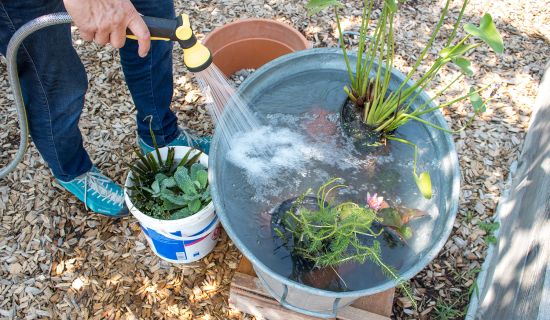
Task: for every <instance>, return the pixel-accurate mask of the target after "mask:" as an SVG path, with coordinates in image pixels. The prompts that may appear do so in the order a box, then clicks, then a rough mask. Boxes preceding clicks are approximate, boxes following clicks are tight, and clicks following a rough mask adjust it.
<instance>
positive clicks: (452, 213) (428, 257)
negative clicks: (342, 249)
mask: <svg viewBox="0 0 550 320" xmlns="http://www.w3.org/2000/svg"><path fill="white" fill-rule="evenodd" d="M341 52H342V51H341V49H339V48H315V49H308V50H302V51H297V52H294V53H290V54H287V55H284V56H281V57H279V58H277V59H275V60H273V61H271V62H269V63H267V64H265V65H264V66H262V67H261V68H259V69H258V70H256V71H255V72H254V73H253V74H252V75H250V76H249V77H248V78H247V79H246V80H245V81H244V82H243V83H242V84H241V86H240V87H239V90H238V92H241V91H243V90H244V89H246V88H247V87H248V86H249V85H250V83H253V82H254V81H255V79H257V78H259V77H260V76H262V75H263V74H264V72H265V71H267V70H270V69H272V68H278V67H279V66H281V65H285V64H286V63H288V62H290V61H292V60H295V59H297V58H300V57H309V58H312V59H314V58H315V56H316V57H326V56H327V55H342V53H341ZM348 54H350V55H352V56H353V55H354V53H353V52H349V53H348ZM355 56H356V55H355ZM392 77H396V79H398V80H399V81H401V82H403V81H404V80H405V79H406V77H405V75H404V74H402V73H401V72H400V71H398V70H396V69H393V70H392ZM412 83H413V82H412V81H411V80H409V82H408V85H407V86H410V85H411V84H412ZM419 97H420V98H421V99H423V100H425V101H428V100H430V97H429V96H428V94H427V93H426V92H424V91H422V92H421V94H420V96H419ZM432 103H433V102H432ZM434 116H435V117H436V118H437V120H438V122H439V123H438V125H440V126H442V127H443V128H445V129H447V130H449V126H448V124H447V121H446V120H445V118H443V115H442V114H441V112H440V111H439V110H436V111H435V112H434ZM434 130H435V129H434ZM220 140H221V136H220V134H217V133H216V132H215V133H214V137H213V140H212V148H211V151H210V155H209V161H210V162H209V168H210V169H209V170H208V171H209V172H208V173H209V179H210V181H213V178H214V177H215V175H216V172H217V169H218V168H217V167H216V165H215V163H216V161H217V152H216V151H217V148H218V145H220V144H221V141H220ZM440 143H445V144H446V145H447V147H448V149H449V151H448V154H449V155H450V157H449V161H450V166H451V170H452V192H451V199H456V201H454V200H453V201H451V203H450V206H449V209H448V213H449V218H448V219H447V222H446V223H445V224H443V226H444V229H443V230H442V233H441V234H442V236H441V237H440V238H439V239H438V240H437V241H435V242H434V243H433V245H432V246H431V248H430V249H429V250H427V252H426V253H425V255H424V258H423V259H421V260H420V261H418V262H417V263H415V264H414V265H413V266H411V267H410V268H408V270H406V271H405V272H403V273H401V274H400V276H401V280H409V279H411V278H412V277H414V276H415V275H416V274H418V273H419V272H420V271H422V270H423V269H424V268H425V267H426V266H427V265H428V264H429V263H430V262H431V261H432V260H433V259H434V258H435V257H436V256H437V255H438V254H439V252H440V251H441V249H442V248H443V246H444V245H445V243H446V242H447V239H448V238H449V236H450V234H451V231H452V228H453V224H454V221H455V218H456V214H457V211H458V198H459V192H460V170H459V163H458V155H457V153H456V149H455V145H454V142H453V140H452V136H451V135H450V134H445V141H444V142H440ZM211 192H212V200H213V201H214V206H215V207H216V212H217V214H218V217H219V218H220V221H221V223H222V225H223V226H224V229H225V231H226V232H227V234H228V236H229V237H230V238H231V240H232V241H233V242H234V243H235V246H236V247H237V249H239V251H241V253H242V254H243V255H244V256H246V257H247V258H248V260H250V262H251V263H252V265H253V266H254V268H255V269H256V268H257V269H259V270H261V271H263V272H265V273H267V274H269V275H270V276H272V277H273V278H275V279H277V280H278V281H280V282H281V283H282V284H283V285H286V286H289V287H291V288H295V289H297V290H302V291H305V292H307V293H309V294H312V295H319V296H324V297H332V298H350V297H357V298H359V297H363V296H368V295H372V294H376V293H379V292H382V291H385V290H388V289H390V288H393V287H395V286H397V285H398V281H396V280H393V279H387V281H385V282H384V283H382V284H380V285H377V286H374V287H371V288H367V289H362V290H355V291H346V292H335V291H329V290H323V289H318V288H314V287H310V286H307V285H304V284H302V283H299V282H296V281H293V280H290V279H288V278H287V277H284V276H282V275H280V274H278V273H276V272H274V271H272V270H271V269H270V268H269V267H268V266H266V265H265V264H264V263H263V262H261V261H260V260H259V259H258V258H256V257H255V255H254V254H253V253H252V251H251V250H249V249H248V248H247V247H246V246H245V244H244V243H243V242H242V241H241V240H240V239H239V237H238V236H237V234H236V233H235V231H234V230H233V228H232V227H231V223H230V221H229V220H228V217H227V215H226V212H225V210H224V206H223V202H222V201H221V199H220V197H219V193H218V186H217V184H216V183H215V182H214V183H211Z"/></svg>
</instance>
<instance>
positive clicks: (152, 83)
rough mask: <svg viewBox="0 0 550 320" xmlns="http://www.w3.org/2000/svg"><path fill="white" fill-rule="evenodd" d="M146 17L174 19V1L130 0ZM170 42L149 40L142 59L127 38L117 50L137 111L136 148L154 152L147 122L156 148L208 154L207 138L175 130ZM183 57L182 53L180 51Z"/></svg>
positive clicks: (208, 141)
mask: <svg viewBox="0 0 550 320" xmlns="http://www.w3.org/2000/svg"><path fill="white" fill-rule="evenodd" d="M132 3H133V4H134V6H135V7H136V9H137V11H138V12H139V13H141V14H142V15H145V16H151V17H158V18H166V19H175V13H174V1H173V0H132ZM172 47H173V43H172V42H167V41H152V42H151V50H150V51H149V54H148V55H147V56H146V57H145V58H141V57H139V56H138V45H137V41H135V40H130V39H128V40H127V41H126V44H125V46H124V47H123V48H121V49H120V58H121V62H122V70H123V71H124V76H125V78H126V83H127V84H128V88H129V89H130V93H131V94H132V98H133V100H134V104H135V105H136V109H137V128H138V136H139V146H140V148H141V150H142V151H143V152H144V153H148V152H150V151H152V150H153V141H152V138H151V135H150V133H149V121H151V127H152V129H153V133H154V135H155V138H156V140H157V143H158V145H159V146H161V147H162V146H165V145H169V146H179V145H184V146H193V147H196V148H199V149H201V150H202V151H204V152H206V153H208V151H209V149H210V141H211V139H210V137H194V136H192V135H190V133H189V132H186V131H185V130H184V129H183V128H178V125H177V117H176V115H175V114H174V113H173V112H172V111H171V110H170V103H171V101H172V94H173V76H172ZM182 54H183V52H182Z"/></svg>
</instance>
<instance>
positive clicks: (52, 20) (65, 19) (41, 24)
mask: <svg viewBox="0 0 550 320" xmlns="http://www.w3.org/2000/svg"><path fill="white" fill-rule="evenodd" d="M72 21H73V20H72V18H71V16H69V14H68V13H66V12H59V13H53V14H49V15H45V16H42V17H38V18H36V19H34V20H31V21H29V22H27V23H26V24H25V25H23V26H22V27H21V28H19V30H17V31H16V32H15V34H14V35H13V37H12V38H11V39H10V42H9V44H8V50H7V53H6V59H7V61H8V79H9V82H10V86H11V89H12V92H13V96H14V98H15V109H16V111H17V118H18V122H19V128H20V129H21V132H20V141H19V149H18V150H17V153H16V154H15V157H14V158H13V160H12V161H11V162H9V163H8V164H7V165H6V166H5V167H3V168H2V169H0V179H3V178H4V177H6V176H7V175H8V174H9V173H10V172H12V171H13V170H15V168H16V167H17V165H18V164H19V162H21V160H23V156H24V155H25V151H26V150H27V146H28V136H29V127H28V123H27V114H26V111H25V103H24V101H23V96H22V94H21V85H20V83H19V74H18V72H17V52H18V51H19V46H21V43H23V40H25V38H27V37H28V36H29V35H31V34H32V33H33V32H35V31H38V30H40V29H43V28H46V27H49V26H53V25H57V24H64V23H71V22H72Z"/></svg>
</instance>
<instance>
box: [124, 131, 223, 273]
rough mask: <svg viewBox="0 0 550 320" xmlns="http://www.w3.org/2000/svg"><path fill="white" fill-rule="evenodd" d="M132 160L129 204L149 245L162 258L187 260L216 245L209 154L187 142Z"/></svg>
mask: <svg viewBox="0 0 550 320" xmlns="http://www.w3.org/2000/svg"><path fill="white" fill-rule="evenodd" d="M151 136H152V137H153V145H154V147H155V149H154V151H152V152H150V153H148V154H146V155H143V154H142V153H141V152H140V151H139V150H136V152H135V153H136V155H137V157H138V160H137V161H136V162H135V163H134V164H132V165H131V166H130V168H131V169H130V173H129V174H128V177H127V179H126V184H125V188H124V192H125V200H126V205H127V206H128V208H129V210H130V212H131V213H132V214H133V215H134V217H136V219H137V220H138V221H139V223H140V226H141V228H142V231H143V233H144V235H145V236H146V238H147V240H148V242H149V245H150V247H151V249H152V250H153V251H154V252H155V253H156V254H157V255H158V256H159V257H161V258H162V259H165V260H167V261H170V262H175V263H188V262H192V261H195V260H198V259H200V258H202V257H204V256H205V255H207V254H208V253H209V252H210V251H211V250H212V249H213V247H214V246H215V243H216V240H217V236H218V231H217V228H218V225H219V221H218V218H217V216H216V214H215V212H214V206H213V204H212V200H211V196H210V186H209V183H208V172H207V171H208V157H207V156H206V155H205V154H203V153H202V152H201V151H199V150H196V149H193V148H189V147H164V148H158V145H157V142H156V139H155V137H154V134H153V132H152V130H151Z"/></svg>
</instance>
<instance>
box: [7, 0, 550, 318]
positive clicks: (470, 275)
mask: <svg viewBox="0 0 550 320" xmlns="http://www.w3.org/2000/svg"><path fill="white" fill-rule="evenodd" d="M177 2H178V3H177V7H178V8H177V9H178V11H185V12H188V13H190V15H191V17H192V19H193V23H194V24H195V26H196V30H197V33H198V34H199V36H202V35H204V34H206V33H208V32H209V31H211V30H212V29H214V28H215V27H217V26H220V25H223V24H225V23H227V22H230V21H233V20H235V19H237V18H247V17H266V18H275V19H277V20H280V21H284V22H287V23H290V24H292V25H294V26H295V27H296V28H297V29H299V30H300V31H301V32H303V33H304V34H305V35H306V36H307V38H308V39H310V40H311V41H312V42H313V43H314V46H316V47H322V46H336V44H337V40H336V38H335V35H336V33H335V24H334V21H333V16H332V14H330V13H324V14H320V15H318V16H315V17H312V18H308V17H307V16H306V13H305V10H304V8H303V6H304V4H305V2H306V1H301V0H300V1H299V0H292V1H283V0H266V1H263V0H262V1H260V0H249V1H241V0H239V1H237V0H213V1H198V0H190V1H177ZM441 6H442V4H441V1H437V2H435V1H431V0H410V1H408V2H407V3H406V4H405V5H403V7H402V10H401V11H402V13H401V15H400V17H399V19H398V21H397V28H398V29H397V30H398V37H397V54H398V66H397V67H398V68H400V69H401V70H402V71H407V70H408V69H409V68H410V67H411V66H412V64H414V62H415V60H414V57H416V56H418V54H419V52H420V50H421V49H422V48H421V44H422V43H425V41H426V40H427V38H428V36H429V33H430V31H431V30H432V27H433V26H434V25H435V23H436V20H437V19H438V12H439V10H440V9H441ZM360 10H361V7H360V6H359V4H358V1H346V2H345V7H344V11H345V12H344V13H343V15H342V17H343V22H344V26H345V28H346V30H355V31H356V30H357V29H358V23H359V15H360V13H361V11H360ZM549 10H550V9H548V6H547V4H545V1H540V0H523V1H513V0H496V1H494V0H493V1H488V0H480V1H472V4H471V5H470V8H469V9H468V11H467V12H466V17H465V21H468V22H473V23H478V21H479V18H480V17H481V16H482V15H483V13H484V12H490V13H491V14H492V15H493V17H494V18H495V21H496V24H497V26H498V27H499V29H500V30H501V32H502V35H503V36H504V39H505V42H506V47H507V49H506V52H505V54H504V55H502V56H500V57H497V56H495V55H494V54H493V53H492V52H489V50H487V49H485V48H484V47H481V48H479V49H477V50H476V52H475V53H473V54H472V60H473V61H474V68H475V70H476V75H475V77H474V79H469V80H467V81H466V82H464V83H461V84H459V85H458V86H457V91H456V93H457V94H459V93H460V92H462V91H463V90H467V88H468V87H469V83H483V84H491V85H493V87H491V89H490V90H488V92H487V93H486V94H489V93H491V91H492V92H493V93H494V100H493V101H492V102H491V105H490V108H489V110H488V112H487V113H486V114H485V115H484V116H483V117H482V119H479V120H476V121H474V122H473V124H472V125H471V126H470V127H469V128H468V129H467V130H466V131H464V132H462V133H461V134H458V135H456V136H455V142H456V145H457V148H458V152H459V158H460V165H461V170H462V178H463V181H462V192H461V195H460V209H459V214H458V218H457V220H456V222H455V226H454V229H453V233H452V235H451V237H450V238H449V240H448V241H447V243H446V245H445V247H444V249H443V250H442V251H441V253H440V254H439V256H438V257H437V258H436V259H435V260H434V261H433V262H432V263H431V264H430V265H428V266H427V267H426V268H425V269H424V270H423V271H422V272H421V273H419V274H418V275H417V276H416V277H414V278H413V279H412V280H411V285H412V287H413V288H414V292H415V296H416V298H417V302H418V305H419V308H418V310H416V311H415V310H413V309H412V308H411V307H410V303H409V302H408V301H407V300H406V299H404V298H402V297H400V296H399V295H398V296H397V297H396V303H395V307H394V314H395V317H396V318H398V319H428V318H430V319H454V318H463V315H464V310H465V308H466V306H467V304H468V300H469V293H470V292H471V291H474V292H475V288H474V287H473V286H474V280H475V277H476V274H477V273H478V272H479V270H480V265H481V263H482V262H483V259H484V255H485V252H486V249H487V246H488V243H490V241H491V237H490V231H491V230H492V228H494V226H493V225H491V224H490V219H491V216H492V215H493V214H494V211H495V207H496V205H497V203H498V200H499V196H500V194H501V192H502V191H503V189H504V188H505V187H506V181H507V176H508V174H509V172H510V168H511V167H512V168H513V167H514V166H515V165H514V163H515V160H516V159H517V156H518V152H519V151H520V148H521V144H522V140H523V137H524V135H525V130H526V128H527V126H528V122H529V116H530V112H531V111H530V106H531V105H532V104H533V101H534V97H535V95H536V90H537V85H538V82H539V80H540V77H541V76H542V71H543V66H544V63H545V59H547V57H548V54H549V53H550V39H549V35H550V12H549ZM458 11H459V4H458V3H454V4H453V8H452V15H453V16H456V15H457V14H458ZM74 33H75V39H76V40H75V47H76V49H77V51H78V53H79V54H80V56H81V57H82V60H83V62H84V65H85V66H86V69H87V72H88V77H89V84H90V89H89V91H88V94H87V100H86V104H85V110H84V113H83V115H82V120H81V122H80V126H81V129H82V132H83V135H84V137H85V146H86V148H87V150H88V151H89V153H90V154H91V157H92V159H93V161H94V162H95V163H96V164H97V165H98V167H99V168H101V169H102V170H103V171H104V172H106V174H107V175H108V176H110V177H112V178H113V179H115V180H116V181H118V182H120V183H122V182H123V179H124V178H125V175H126V171H127V169H126V168H127V167H126V164H127V163H128V162H130V161H131V160H132V159H133V156H132V148H133V144H134V141H135V121H134V114H135V113H134V112H135V110H134V108H133V105H132V101H131V98H130V96H129V94H128V90H127V88H126V86H125V84H124V80H123V75H122V71H121V68H120V64H119V57H118V53H117V51H116V50H114V49H112V48H110V47H105V48H102V47H99V46H97V45H95V44H91V43H85V42H83V41H82V40H80V39H79V38H78V31H77V30H74ZM440 40H441V39H440ZM351 41H352V44H351V46H353V41H354V40H353V39H352V40H351ZM442 42H443V41H439V43H442ZM437 52H438V48H436V49H435V50H433V52H431V54H432V56H431V57H430V59H433V57H434V56H435V55H436V54H437ZM180 57H181V53H180V50H179V48H176V49H175V67H174V80H175V83H176V85H175V92H174V99H173V101H174V103H173V107H174V109H175V110H176V111H177V113H178V117H179V119H180V122H181V123H182V124H186V125H187V126H189V127H190V128H192V129H193V130H195V131H197V132H199V133H210V132H211V130H212V124H211V121H210V118H209V116H208V115H207V112H206V110H205V107H204V103H203V98H202V96H201V93H200V91H199V90H198V88H197V87H196V85H195V83H194V82H193V81H194V80H193V79H192V77H191V75H190V74H188V73H186V72H185V69H184V68H183V66H182V62H181V59H180ZM456 72H457V70H453V69H450V70H448V71H445V72H443V73H441V76H439V77H438V78H437V79H436V81H435V82H434V86H433V88H432V89H431V90H430V92H431V93H433V92H436V91H437V88H438V87H441V86H442V85H444V84H445V83H448V81H449V79H452V76H453V75H454V74H456ZM0 88H1V90H0V92H1V93H0V108H1V110H2V113H1V114H0V164H1V165H3V164H5V163H7V160H8V159H9V158H11V157H12V156H13V154H14V152H15V148H16V146H17V144H18V132H17V129H16V120H15V119H16V118H15V115H14V109H13V96H12V94H11V93H10V92H9V90H8V83H7V76H6V67H5V60H2V61H1V62H0ZM470 112H471V111H470V109H469V108H468V106H467V105H464V104H462V105H457V106H455V107H453V108H451V109H449V110H448V111H446V112H445V116H446V118H447V119H448V120H449V122H450V124H451V126H452V127H453V128H455V129H456V128H459V127H460V126H461V125H462V124H463V122H464V119H465V118H466V117H467V116H468V115H469V114H470ZM239 258H240V254H239V252H238V251H237V250H236V248H235V247H234V245H233V244H232V242H231V241H230V240H229V239H228V238H227V236H226V235H225V234H224V235H223V236H222V239H221V241H220V242H219V244H218V245H217V247H216V249H215V250H214V252H213V253H212V254H210V255H209V256H208V257H207V258H205V259H203V260H201V261H200V262H197V263H194V264H191V265H187V266H172V265H168V264H166V263H163V262H162V261H160V260H159V259H158V258H156V257H155V256H154V255H153V254H152V252H151V251H150V250H149V248H148V247H147V243H146V241H145V239H144V238H143V236H142V235H141V234H140V230H139V227H138V225H137V223H136V220H135V219H133V218H132V217H129V218H125V219H122V220H120V221H112V220H109V219H106V218H101V217H97V216H94V215H92V214H90V213H88V212H86V210H85V208H84V206H83V205H82V204H81V203H80V202H79V201H77V200H76V199H75V198H74V197H72V196H71V195H69V194H68V193H67V192H65V191H63V190H62V188H61V187H60V186H59V185H58V184H57V183H56V182H55V180H54V179H53V178H52V176H51V174H50V172H49V170H48V169H47V168H46V167H45V165H44V163H43V161H42V159H41V158H40V156H39V154H38V152H37V151H36V149H35V148H34V146H32V145H31V147H30V148H29V151H28V153H27V154H26V156H25V160H24V162H23V163H22V164H21V165H20V166H19V167H18V170H17V171H16V172H14V173H12V174H10V176H9V177H8V178H7V179H5V180H2V181H0V318H6V319H23V318H24V319H35V318H54V319H77V318H78V319H86V318H95V319H150V318H166V319H246V318H247V317H246V316H243V315H241V314H240V313H239V312H238V311H235V310H232V309H231V308H230V307H228V305H227V298H228V288H229V283H230V281H231V277H232V274H233V272H234V269H235V268H236V266H237V262H238V260H239Z"/></svg>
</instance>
